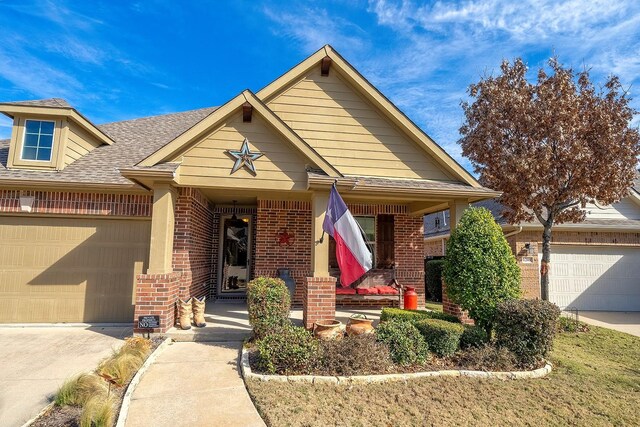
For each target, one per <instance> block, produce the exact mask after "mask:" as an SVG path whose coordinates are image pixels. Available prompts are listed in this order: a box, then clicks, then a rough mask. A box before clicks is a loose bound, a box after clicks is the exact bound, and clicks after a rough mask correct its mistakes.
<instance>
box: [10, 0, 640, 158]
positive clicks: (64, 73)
mask: <svg viewBox="0 0 640 427" xmlns="http://www.w3.org/2000/svg"><path fill="white" fill-rule="evenodd" d="M0 28H2V30H1V31H0V101H11V100H24V99H36V98H48V97H61V98H65V99H67V100H68V101H69V102H70V103H71V104H72V105H74V106H75V107H76V108H77V109H78V110H79V111H80V112H82V113H83V114H85V115H86V116H87V117H89V118H90V119H91V120H92V121H94V122H95V123H98V124H100V123H106V122H110V121H116V120H125V119H129V118H135V117H142V116H148V115H154V114H162V113H168V112H174V111H183V110H189V109H194V108H201V107H206V106H212V105H220V104H222V103H224V102H225V101H227V100H228V99H230V98H231V97H233V96H234V95H236V94H237V93H238V92H240V91H242V90H243V89H246V88H249V89H251V90H254V91H257V90H259V89H260V88H262V87H263V86H265V85H267V84H268V83H269V82H271V81H272V80H274V79H275V78H277V77H278V76H279V75H281V74H282V73H284V72H285V71H287V70H288V69H289V68H291V67H292V66H293V65H295V64H296V63H298V62H299V61H301V60H303V59H304V58H305V57H307V56H308V55H310V54H311V53H313V52H315V51H316V50H317V49H319V48H320V47H321V46H322V45H324V44H326V43H329V44H331V45H333V46H334V47H335V48H336V49H337V50H338V51H339V52H340V53H341V54H342V55H343V56H344V57H346V59H347V60H349V61H350V62H351V63H352V64H353V65H354V66H355V67H356V68H358V69H359V70H360V72H362V73H363V74H364V75H365V77H367V78H368V79H369V80H370V81H371V82H372V83H373V84H374V85H376V86H377V87H378V88H379V89H380V90H381V91H382V92H383V93H385V94H386V95H387V96H388V97H389V98H390V99H391V100H392V101H393V102H394V103H395V104H396V105H398V106H399V107H400V108H401V109H402V110H403V111H404V112H405V113H406V114H407V115H408V116H409V117H411V118H412V119H413V120H414V121H415V122H416V123H417V124H418V125H419V126H421V127H422V128H423V129H424V130H425V131H426V132H427V133H429V134H430V135H431V136H432V137H433V138H434V139H435V140H436V141H437V142H438V143H439V144H440V145H442V146H443V147H444V148H445V149H446V150H447V151H448V152H449V153H450V154H451V155H453V156H454V157H455V158H456V159H457V160H458V161H460V162H461V163H462V164H463V165H465V166H466V167H467V168H468V169H470V168H469V165H468V162H466V161H465V160H464V159H462V158H461V157H460V149H459V147H458V145H457V143H456V141H457V139H458V137H459V134H458V128H459V126H460V124H461V123H462V110H461V108H460V101H461V100H462V99H464V98H465V96H466V89H467V87H468V86H469V84H470V83H473V82H476V81H478V79H479V78H480V77H481V76H482V75H485V74H488V73H492V72H495V71H496V70H497V69H498V66H499V64H500V62H501V60H502V59H505V58H506V59H512V58H514V57H516V56H522V57H523V58H524V59H525V60H526V61H527V62H528V64H529V65H530V67H531V68H532V69H534V70H535V69H537V68H538V67H539V66H541V65H543V64H544V63H545V61H546V60H547V59H548V58H549V57H550V56H551V55H553V54H554V53H555V54H556V55H558V57H559V58H560V60H561V62H563V63H564V64H566V65H571V66H573V67H575V68H577V69H582V67H585V66H586V67H588V68H590V69H591V72H592V76H593V78H594V80H595V81H596V82H600V83H601V82H604V79H605V78H606V76H607V75H609V74H611V73H613V74H616V75H618V76H619V77H620V78H621V80H622V82H623V84H624V85H625V86H628V87H630V90H631V94H632V95H633V94H634V93H635V92H636V91H637V90H638V86H639V83H640V2H638V1H636V0H629V1H622V0H616V1H614V0H583V1H579V0H567V1H562V2H554V1H545V0H519V1H517V2H514V1H512V0H475V1H462V2H414V1H409V0H407V1H385V0H378V1H373V0H372V1H364V0H363V1H358V0H354V1H346V0H333V1H307V2H294V1H291V2H289V1H278V2H261V1H245V0H236V1H228V2H226V1H175V0H169V1H164V0H157V1H152V0H151V1H144V2H143V1H140V2H126V1H119V0H118V1H116V0H112V1H82V2H78V1H65V0H56V1H25V0H15V1H14V0H0ZM633 105H634V106H635V108H636V109H640V99H636V100H634V101H633ZM636 123H637V120H636ZM9 135H10V122H9V121H8V120H7V119H6V118H4V117H3V118H1V119H0V138H5V137H8V136H9Z"/></svg>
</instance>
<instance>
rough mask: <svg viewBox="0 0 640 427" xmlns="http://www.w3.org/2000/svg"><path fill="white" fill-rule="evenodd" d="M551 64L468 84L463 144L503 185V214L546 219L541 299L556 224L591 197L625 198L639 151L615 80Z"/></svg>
mask: <svg viewBox="0 0 640 427" xmlns="http://www.w3.org/2000/svg"><path fill="white" fill-rule="evenodd" d="M549 66H550V68H551V73H547V71H545V70H544V69H540V70H539V71H538V76H537V77H538V80H537V82H535V83H530V82H529V81H527V76H526V74H527V66H526V65H525V64H524V62H523V61H522V59H519V58H518V59H516V60H515V61H514V62H513V64H510V63H509V62H508V61H504V62H503V63H502V66H501V67H500V68H501V74H500V75H498V76H496V77H494V76H488V77H485V78H482V79H481V80H480V82H479V83H476V84H472V85H471V86H470V87H469V95H470V96H471V98H473V102H472V103H467V102H463V103H462V108H463V110H464V113H465V123H464V124H463V126H462V127H461V128H460V134H461V135H462V138H461V139H460V141H459V142H460V145H461V146H462V154H463V155H464V156H466V157H467V158H469V160H471V163H472V164H473V166H474V169H475V171H476V172H477V173H478V174H479V175H480V181H481V182H482V184H484V185H486V186H487V187H490V188H493V189H494V190H499V191H502V192H503V194H502V196H501V197H500V200H499V201H500V203H502V205H504V206H505V207H506V210H505V211H504V212H503V213H502V214H503V215H504V217H505V218H506V219H507V220H509V221H510V222H511V223H514V224H515V223H518V222H521V221H533V220H535V219H537V220H538V221H539V222H540V223H541V224H542V227H543V232H542V263H541V265H540V288H541V293H542V298H543V299H548V296H549V293H548V285H549V274H548V273H549V262H550V257H551V230H552V227H553V226H554V224H561V223H564V222H580V221H583V220H584V219H585V211H584V210H583V209H581V208H583V207H584V206H585V204H586V203H601V204H604V205H608V204H611V203H614V202H617V201H619V200H620V199H621V198H623V197H625V196H626V195H627V194H628V192H629V189H630V188H631V186H632V183H633V179H634V177H635V176H636V173H637V171H636V168H637V166H638V160H637V157H638V155H639V154H640V134H639V132H638V128H637V127H632V126H631V124H632V121H633V116H634V114H635V113H636V111H635V110H634V109H633V108H631V106H630V105H629V101H630V98H629V97H628V94H627V92H626V91H625V90H623V88H622V85H621V84H620V81H619V80H618V78H617V77H615V76H612V77H609V79H608V80H607V81H606V83H605V84H604V86H603V87H602V88H599V89H596V88H595V87H594V85H593V84H592V83H591V79H590V77H589V73H588V72H587V71H583V72H581V73H577V75H576V74H575V73H574V71H573V70H572V69H571V68H563V67H562V65H561V64H560V63H559V62H558V61H557V59H555V58H552V59H551V60H550V61H549Z"/></svg>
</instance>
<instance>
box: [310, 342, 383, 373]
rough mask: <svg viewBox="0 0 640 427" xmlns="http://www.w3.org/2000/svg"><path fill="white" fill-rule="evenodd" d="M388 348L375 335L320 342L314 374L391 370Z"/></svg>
mask: <svg viewBox="0 0 640 427" xmlns="http://www.w3.org/2000/svg"><path fill="white" fill-rule="evenodd" d="M392 364H393V362H392V361H391V354H390V353H389V348H388V347H387V346H386V345H385V344H383V343H380V342H377V341H376V337H375V335H373V334H365V335H356V336H352V337H346V338H344V339H342V340H331V341H321V342H320V350H319V355H318V359H317V361H316V366H315V369H314V372H315V373H317V374H320V375H344V376H347V375H367V374H383V373H386V372H388V371H389V369H390V368H391V365H392Z"/></svg>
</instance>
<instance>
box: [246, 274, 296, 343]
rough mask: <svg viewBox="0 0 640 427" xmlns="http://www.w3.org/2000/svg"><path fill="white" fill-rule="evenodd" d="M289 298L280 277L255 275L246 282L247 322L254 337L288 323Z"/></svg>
mask: <svg viewBox="0 0 640 427" xmlns="http://www.w3.org/2000/svg"><path fill="white" fill-rule="evenodd" d="M290 309H291V298H290V296H289V290H288V289H287V286H286V285H285V283H284V281H283V280H282V279H276V278H271V277H257V278H255V279H253V280H252V281H250V282H249V283H248V284H247V311H248V312H249V324H251V327H252V328H253V334H254V337H255V338H256V339H261V338H264V337H265V336H267V335H268V334H269V333H271V332H277V331H279V330H280V329H282V328H283V327H286V326H287V325H289V323H290V322H289V311H290Z"/></svg>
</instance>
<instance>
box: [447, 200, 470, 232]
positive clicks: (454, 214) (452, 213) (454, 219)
mask: <svg viewBox="0 0 640 427" xmlns="http://www.w3.org/2000/svg"><path fill="white" fill-rule="evenodd" d="M468 207H469V202H468V201H467V200H453V201H451V202H449V225H450V227H451V231H453V230H454V229H455V228H456V226H457V225H458V222H460V218H462V213H463V212H464V210H465V209H467V208H468Z"/></svg>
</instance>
